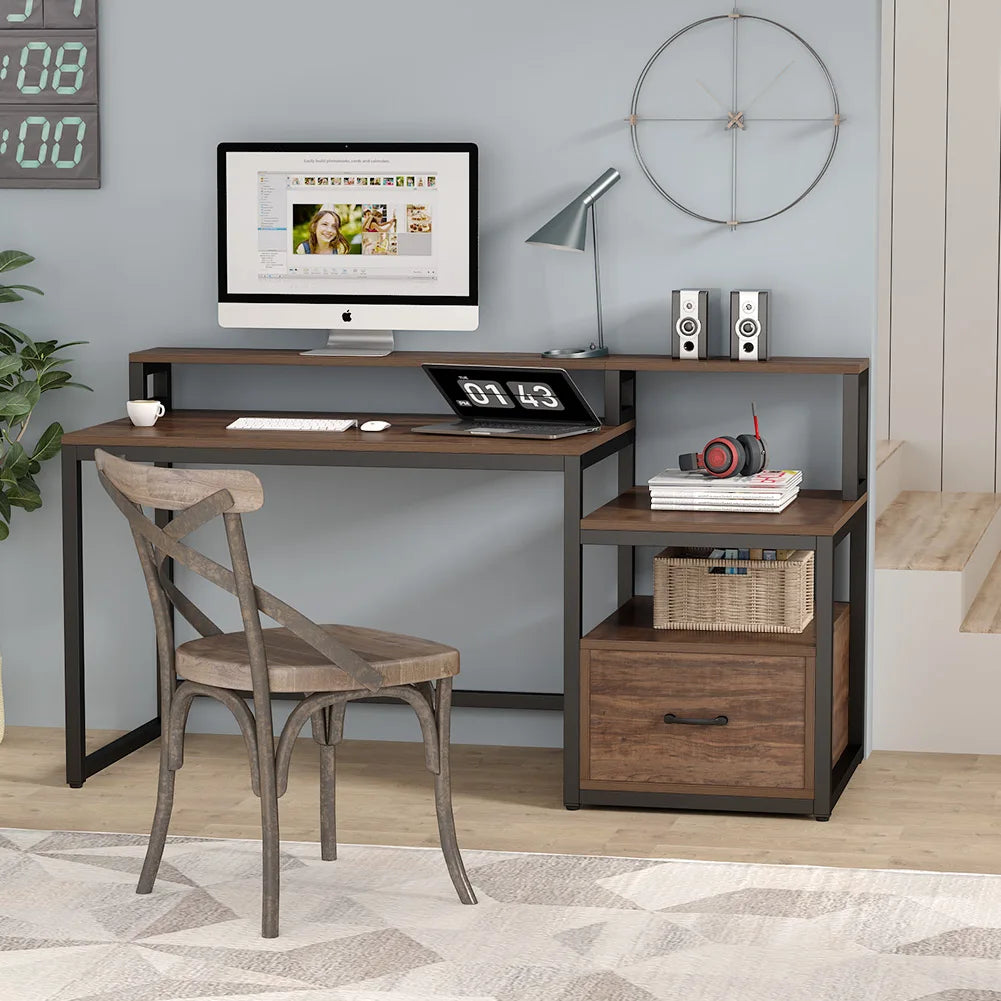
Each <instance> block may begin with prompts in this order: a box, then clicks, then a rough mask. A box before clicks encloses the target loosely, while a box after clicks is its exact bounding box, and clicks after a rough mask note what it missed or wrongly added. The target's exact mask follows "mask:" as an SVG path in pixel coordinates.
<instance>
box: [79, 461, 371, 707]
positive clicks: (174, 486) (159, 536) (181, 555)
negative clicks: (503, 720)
mask: <svg viewBox="0 0 1001 1001" xmlns="http://www.w3.org/2000/svg"><path fill="white" fill-rule="evenodd" d="M94 461H95V464H96V465H97V471H98V478H99V479H100V481H101V485H102V486H103V487H104V489H105V490H106V491H107V492H108V494H109V496H110V497H111V499H112V500H113V501H114V503H115V505H116V507H118V509H119V510H120V511H121V512H122V514H124V515H125V517H126V519H127V520H128V522H129V525H130V527H131V528H132V534H133V538H134V540H135V543H136V548H137V550H138V551H139V559H140V562H141V563H142V567H143V573H144V575H145V577H146V584H147V588H148V590H149V593H150V599H151V601H152V603H153V614H154V618H155V619H156V624H157V634H158V637H159V636H160V634H161V633H162V634H163V637H162V639H163V640H164V642H163V643H162V644H161V645H162V647H163V649H162V650H161V656H162V657H163V656H166V657H167V658H168V661H167V662H169V663H172V662H173V638H172V636H171V635H170V633H171V630H170V627H169V617H168V615H167V611H168V609H167V603H168V602H169V603H170V604H172V605H173V606H174V608H176V609H177V611H178V612H179V613H180V614H181V615H182V616H183V617H184V618H185V619H186V620H187V621H188V622H189V623H191V625H192V626H193V627H194V628H195V629H196V630H197V631H198V632H199V633H200V634H201V635H202V636H216V635H219V634H220V633H221V632H222V630H221V629H220V628H219V627H218V626H217V625H216V624H215V623H214V622H213V621H212V620H211V619H210V618H209V617H208V616H207V615H205V613H204V612H202V611H201V609H199V608H198V607H197V606H196V605H195V604H194V602H192V601H191V600H190V599H189V598H188V597H187V596H186V595H184V594H183V592H181V591H180V589H179V588H178V587H177V586H176V585H175V584H174V583H173V581H171V580H170V578H169V577H168V576H167V573H166V561H167V559H173V560H174V561H175V562H177V563H179V564H181V565H182V566H185V567H187V568H188V569H189V570H191V571H193V572H194V573H196V574H198V575H199V576H200V577H203V578H204V579H206V580H208V581H211V582H212V583H213V584H215V585H217V586H218V587H220V588H222V589H223V590H224V591H227V592H228V593H230V594H232V595H235V596H236V597H237V598H238V599H239V601H240V610H241V613H242V616H243V620H244V626H245V628H247V629H248V631H250V632H253V633H255V634H257V633H259V632H260V629H261V625H260V615H259V613H260V612H263V613H264V614H265V615H266V616H268V618H270V619H273V620H274V621H275V622H277V623H279V624H280V625H282V626H284V627H285V628H286V629H288V630H289V632H291V633H293V634H294V635H295V636H297V637H298V638H299V639H300V640H302V641H303V642H304V643H306V644H308V645H309V646H310V647H312V648H313V649H314V650H316V651H317V652H318V653H320V654H321V655H322V656H323V657H325V658H326V659H327V660H328V661H330V663H331V664H333V665H335V666H336V667H337V668H339V669H340V670H341V671H343V672H344V673H345V674H346V675H348V677H350V678H352V679H353V680H354V681H355V682H357V684H358V687H359V688H365V689H367V690H368V691H370V692H374V691H377V690H378V689H379V688H381V687H382V684H383V682H382V675H381V674H380V673H379V672H378V671H377V670H376V669H375V668H374V667H372V665H371V664H369V663H368V662H367V661H366V660H364V659H363V658H362V657H359V656H358V654H356V653H355V652H354V651H353V650H350V649H349V648H348V647H346V646H345V645H344V644H342V643H340V642H338V641H337V640H336V639H334V638H333V637H332V636H331V635H330V634H329V633H328V632H326V631H325V630H323V629H321V628H320V626H318V625H317V624H316V623H315V622H313V621H312V620H311V619H309V618H307V617H306V616H305V615H303V614H302V613H301V612H299V611H298V610H296V609H295V608H293V607H292V606H291V605H289V604H287V603H286V602H284V601H282V600H281V599H280V598H276V597H275V596H274V595H273V594H270V593H269V592H268V591H265V590H264V589H263V588H260V587H257V586H256V585H255V584H254V583H253V578H252V575H251V572H250V558H249V555H248V553H247V546H246V540H245V538H244V534H243V522H242V519H241V517H240V515H241V513H243V512H247V511H255V510H258V509H259V508H260V507H261V506H262V505H263V503H264V491H263V489H262V487H261V483H260V480H258V478H257V477H256V476H254V474H253V473H250V472H248V471H245V470H185V469H162V468H156V467H150V466H138V465H137V464H135V463H131V462H127V461H126V460H124V459H119V458H117V457H116V456H113V455H110V454H109V453H107V452H104V451H102V450H101V449H96V450H95V452H94ZM143 504H146V505H149V506H150V507H153V508H155V509H159V510H169V511H175V512H178V513H177V514H175V516H174V518H173V520H172V521H171V522H169V523H168V525H167V526H166V527H165V528H160V527H159V526H158V525H156V524H155V523H154V522H153V521H152V520H151V519H150V518H149V517H147V515H146V514H145V513H144V512H143V510H142V505H143ZM220 515H221V516H222V518H223V521H224V523H225V527H226V538H227V541H228V543H229V551H230V558H231V559H232V561H233V569H232V570H230V569H228V568H227V567H224V566H222V565H221V564H220V563H217V562H215V560H212V559H209V558H208V557H207V556H205V555H204V554H202V553H200V552H198V551H197V550H196V549H193V548H192V547H191V546H188V545H186V544H185V543H183V542H182V541H181V539H183V538H185V537H186V536H188V535H190V534H191V533H192V532H194V531H195V530H196V529H198V528H201V527H202V526H203V525H206V524H208V523H209V522H210V521H212V520H213V519H214V518H217V517H219V516H220ZM254 673H255V675H258V674H261V675H262V676H260V677H255V688H257V687H258V685H260V687H261V694H262V695H266V694H267V693H269V685H268V677H267V666H266V664H265V665H262V668H261V671H260V672H258V671H255V672H254Z"/></svg>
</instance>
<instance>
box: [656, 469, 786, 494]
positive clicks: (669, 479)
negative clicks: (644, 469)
mask: <svg viewBox="0 0 1001 1001" xmlns="http://www.w3.org/2000/svg"><path fill="white" fill-rule="evenodd" d="M802 480H803V471H802V470H800V469H765V470H762V471H761V472H760V473H755V474H754V475H752V476H728V477H726V478H725V479H720V478H718V477H715V476H707V475H706V474H705V473H702V472H699V471H698V470H691V471H689V470H684V469H665V470H664V471H663V472H662V473H658V474H657V475H656V476H651V477H650V479H649V480H647V484H648V485H649V487H650V494H651V496H653V495H654V494H657V495H660V496H667V495H672V496H674V495H677V496H685V497H688V496H691V495H693V494H706V495H709V496H712V497H717V496H722V495H724V494H733V495H734V496H737V497H745V496H748V495H751V496H754V497H765V496H773V497H781V496H784V495H785V494H786V493H788V491H789V490H791V489H792V488H794V487H798V486H799V484H800V483H801V482H802Z"/></svg>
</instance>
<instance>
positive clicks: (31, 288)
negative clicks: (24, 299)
mask: <svg viewBox="0 0 1001 1001" xmlns="http://www.w3.org/2000/svg"><path fill="white" fill-rule="evenodd" d="M4 288H19V289H21V290H22V291H23V292H35V293H37V294H38V295H45V293H44V292H43V291H42V290H41V289H40V288H35V286H34V285H4Z"/></svg>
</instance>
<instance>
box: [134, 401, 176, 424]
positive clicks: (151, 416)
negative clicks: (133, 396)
mask: <svg viewBox="0 0 1001 1001" xmlns="http://www.w3.org/2000/svg"><path fill="white" fill-rule="evenodd" d="M125 409H126V410H128V412H129V420H130V421H132V423H133V424H135V426H136V427H137V428H150V427H152V426H153V425H154V424H155V423H156V419H157V418H158V417H162V416H163V415H164V414H165V413H166V412H167V408H166V407H165V406H164V405H163V404H162V403H161V402H160V401H159V400H129V402H128V403H126V404H125Z"/></svg>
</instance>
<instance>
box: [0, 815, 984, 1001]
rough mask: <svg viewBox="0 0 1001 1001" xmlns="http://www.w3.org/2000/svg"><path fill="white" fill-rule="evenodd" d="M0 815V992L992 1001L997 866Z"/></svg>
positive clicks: (163, 998)
mask: <svg viewBox="0 0 1001 1001" xmlns="http://www.w3.org/2000/svg"><path fill="white" fill-rule="evenodd" d="M282 847H283V874H282V923H281V937H280V938H278V939H272V940H267V941H265V940H263V939H261V938H260V937H259V934H258V933H259V916H260V896H259V894H260V850H259V846H258V845H257V843H256V842H252V841H220V840H203V839H198V838H172V839H171V840H170V842H169V843H168V845H167V850H166V853H165V855H164V863H163V865H162V867H161V870H160V877H159V880H158V881H157V885H156V889H155V890H154V891H153V894H152V895H150V896H143V897H140V896H137V895H136V893H135V882H136V875H137V873H138V872H139V868H140V864H141V860H142V856H143V852H144V850H145V838H142V837H137V836H134V835H122V834H79V833H50V832H44V831H0V999H2V1001H71V999H72V1001H167V999H175V998H176V999H179V998H185V999H203V1001H207V999H225V1001H241V999H245V1001H422V999H434V1001H488V999H496V1001H651V999H654V998H670V999H684V1001H724V999H725V1001H914V999H921V1001H932V999H935V1001H1001V927H999V926H1001V876H976V875H952V874H939V873H931V872H888V871H870V870H863V869H821V868H812V867H805V866H776V865H745V864H741V863H717V862H684V861H665V860H657V859H653V860H651V859H625V858H593V857H586V856H585V857H581V856H570V855H518V854H507V853H502V852H476V851H467V852H465V853H464V854H465V860H466V866H467V868H468V870H469V875H470V879H471V880H472V882H473V885H474V886H475V888H476V892H477V895H478V896H479V899H480V903H479V904H478V905H477V906H475V907H467V906H463V905H462V904H460V903H459V902H458V900H457V898H456V896H455V894H454V892H453V890H452V884H451V882H450V881H449V878H448V874H447V873H446V871H445V865H444V861H443V860H442V857H441V854H440V853H439V852H438V851H437V850H432V849H418V848H379V847H369V846H352V845H345V846H342V848H341V857H340V858H339V859H338V861H336V862H326V863H325V862H321V861H320V859H319V849H318V846H317V845H313V844H290V843H286V844H284V845H283V846H282Z"/></svg>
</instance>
